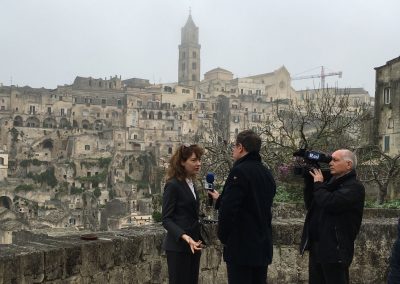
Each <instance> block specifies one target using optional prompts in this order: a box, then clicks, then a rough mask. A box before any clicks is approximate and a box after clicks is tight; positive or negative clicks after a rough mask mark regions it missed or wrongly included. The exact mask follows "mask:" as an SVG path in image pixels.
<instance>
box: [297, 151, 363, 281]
mask: <svg viewBox="0 0 400 284" xmlns="http://www.w3.org/2000/svg"><path fill="white" fill-rule="evenodd" d="M356 164H357V158H356V156H355V155H354V154H353V153H352V152H351V151H349V150H346V149H341V150H337V151H335V152H334V153H333V154H332V161H331V162H330V163H329V169H330V173H331V175H332V177H331V178H330V179H329V180H328V181H325V182H324V176H323V175H322V172H321V169H312V170H311V171H309V174H310V175H306V176H305V178H304V181H305V188H304V201H305V205H306V209H307V216H306V219H305V222H304V228H303V235H302V239H301V245H300V252H301V254H303V253H304V251H305V250H309V265H308V272H309V283H310V284H320V283H327V284H330V283H332V284H333V283H334V284H342V283H343V284H348V283H349V266H350V264H351V261H352V259H353V254H354V240H355V239H356V236H357V234H358V232H359V229H360V225H361V219H362V215H363V209H364V197H365V189H364V186H363V185H362V184H361V182H359V181H358V180H357V178H356V171H355V167H356Z"/></svg>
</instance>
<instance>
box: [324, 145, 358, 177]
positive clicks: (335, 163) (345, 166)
mask: <svg viewBox="0 0 400 284" xmlns="http://www.w3.org/2000/svg"><path fill="white" fill-rule="evenodd" d="M356 166H357V157H356V155H355V154H354V153H353V152H351V151H350V150H348V149H340V150H337V151H335V152H333V153H332V161H331V162H330V163H329V169H330V170H331V174H332V175H333V176H337V177H340V176H343V175H345V174H347V173H349V172H350V171H351V170H353V169H355V168H356Z"/></svg>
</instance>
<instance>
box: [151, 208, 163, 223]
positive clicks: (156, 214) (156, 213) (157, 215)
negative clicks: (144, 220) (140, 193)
mask: <svg viewBox="0 0 400 284" xmlns="http://www.w3.org/2000/svg"><path fill="white" fill-rule="evenodd" d="M151 216H152V217H153V221H154V222H156V223H159V222H161V221H162V214H161V212H159V211H154V212H153V214H152V215H151Z"/></svg>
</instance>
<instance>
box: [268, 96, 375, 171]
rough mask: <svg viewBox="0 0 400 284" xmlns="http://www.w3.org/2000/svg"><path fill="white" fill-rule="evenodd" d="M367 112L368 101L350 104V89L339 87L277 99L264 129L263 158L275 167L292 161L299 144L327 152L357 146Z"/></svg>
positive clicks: (302, 146)
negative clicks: (298, 98)
mask: <svg viewBox="0 0 400 284" xmlns="http://www.w3.org/2000/svg"><path fill="white" fill-rule="evenodd" d="M367 113H368V107H367V106H366V105H364V104H360V105H351V104H350V100H349V92H348V91H347V90H344V91H343V90H340V89H337V88H335V89H323V90H314V91H313V92H312V93H307V94H305V96H304V100H302V101H299V100H288V101H283V102H282V101H281V102H276V103H274V111H273V115H272V117H271V119H270V120H269V121H267V122H266V123H265V125H264V127H263V129H262V131H261V135H262V137H263V138H264V139H263V140H264V141H265V144H264V147H263V152H262V154H263V156H264V159H265V160H266V161H267V163H268V164H269V165H270V167H271V168H275V169H276V167H277V166H279V165H281V164H285V163H291V161H292V153H293V152H294V151H296V150H297V149H299V148H307V149H310V150H311V149H312V150H317V151H324V152H331V151H333V150H335V149H338V148H356V147H357V146H358V145H359V141H360V138H361V131H360V130H361V124H362V123H363V121H364V120H365V117H366V116H367Z"/></svg>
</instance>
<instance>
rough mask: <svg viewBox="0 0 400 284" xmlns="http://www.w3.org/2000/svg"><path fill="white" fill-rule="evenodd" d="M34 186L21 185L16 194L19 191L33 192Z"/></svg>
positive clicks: (16, 189)
mask: <svg viewBox="0 0 400 284" xmlns="http://www.w3.org/2000/svg"><path fill="white" fill-rule="evenodd" d="M32 190H33V185H32V184H20V185H18V186H17V187H16V188H15V192H19V191H32Z"/></svg>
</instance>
